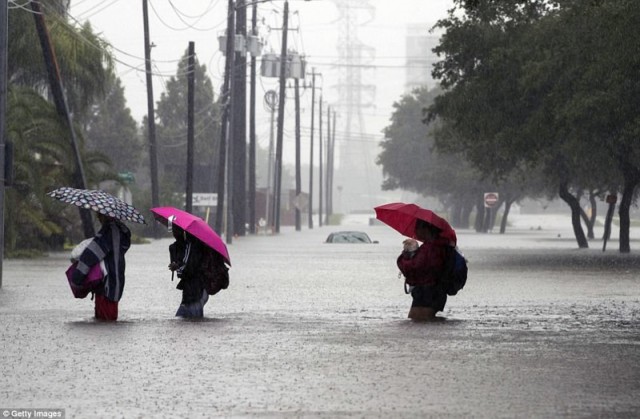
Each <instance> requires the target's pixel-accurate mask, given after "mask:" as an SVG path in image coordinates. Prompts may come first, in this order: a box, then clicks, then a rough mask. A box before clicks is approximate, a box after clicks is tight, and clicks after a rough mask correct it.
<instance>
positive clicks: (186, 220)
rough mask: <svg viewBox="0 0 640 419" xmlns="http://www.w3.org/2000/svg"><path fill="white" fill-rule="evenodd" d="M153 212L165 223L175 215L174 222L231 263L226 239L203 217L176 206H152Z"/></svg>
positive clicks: (157, 218)
mask: <svg viewBox="0 0 640 419" xmlns="http://www.w3.org/2000/svg"><path fill="white" fill-rule="evenodd" d="M151 212H152V213H153V214H154V216H155V218H156V220H158V221H159V222H161V223H162V224H164V225H167V224H168V219H169V217H171V216H173V217H175V218H173V219H172V223H173V224H175V225H177V226H178V227H180V228H182V229H183V230H184V231H186V232H187V233H189V234H191V235H193V236H194V237H196V238H197V239H198V240H200V241H201V242H203V243H204V244H205V245H207V246H208V247H210V248H212V249H213V250H215V251H216V252H218V253H220V254H221V255H222V257H223V258H224V260H225V261H226V262H227V263H228V264H229V265H231V259H230V258H229V251H228V250H227V245H226V244H224V241H222V239H221V238H220V236H218V234H217V233H216V232H215V231H213V229H212V228H211V227H209V224H207V223H206V221H204V220H203V219H202V218H200V217H198V216H196V215H193V214H189V213H188V212H186V211H182V210H179V209H177V208H174V207H158V208H151Z"/></svg>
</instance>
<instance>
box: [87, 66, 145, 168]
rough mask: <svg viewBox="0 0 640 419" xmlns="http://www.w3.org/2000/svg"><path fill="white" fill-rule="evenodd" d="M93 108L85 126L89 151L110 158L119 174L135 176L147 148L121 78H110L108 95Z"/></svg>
mask: <svg viewBox="0 0 640 419" xmlns="http://www.w3.org/2000/svg"><path fill="white" fill-rule="evenodd" d="M90 109H91V112H90V115H88V117H87V121H86V123H85V127H84V130H85V132H86V137H87V148H89V149H92V150H95V151H98V152H100V153H102V154H104V155H105V156H107V157H108V158H109V160H110V162H111V164H112V169H113V170H114V171H115V172H131V173H134V172H135V171H136V169H137V168H138V167H139V166H140V162H141V160H143V159H142V152H143V145H142V140H141V138H140V133H139V130H138V125H137V123H136V121H135V120H134V119H133V117H132V116H131V110H130V109H129V108H127V106H126V100H125V97H124V88H123V87H122V83H121V81H120V79H119V78H116V77H115V76H112V77H111V78H110V83H109V87H108V90H107V94H106V96H105V97H104V98H102V99H101V100H99V101H97V102H96V103H95V104H94V105H93V106H91V107H90Z"/></svg>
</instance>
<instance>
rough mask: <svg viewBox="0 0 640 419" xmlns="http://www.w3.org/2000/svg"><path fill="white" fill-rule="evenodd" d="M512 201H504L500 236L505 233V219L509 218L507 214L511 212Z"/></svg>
mask: <svg viewBox="0 0 640 419" xmlns="http://www.w3.org/2000/svg"><path fill="white" fill-rule="evenodd" d="M513 202H514V200H511V199H507V200H505V201H504V214H502V221H501V222H500V234H504V232H505V231H507V219H508V218H509V212H510V211H511V205H512V204H513Z"/></svg>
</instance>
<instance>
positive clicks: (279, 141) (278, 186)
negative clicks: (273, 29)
mask: <svg viewBox="0 0 640 419" xmlns="http://www.w3.org/2000/svg"><path fill="white" fill-rule="evenodd" d="M282 19H283V22H282V50H281V53H280V74H279V76H280V77H279V83H280V86H279V87H280V92H279V95H280V96H279V97H278V100H279V103H278V134H277V137H276V170H275V172H276V173H275V184H274V186H275V191H276V196H275V203H276V205H275V209H276V213H275V214H274V217H275V232H276V233H280V199H281V195H282V145H283V141H284V113H285V108H284V103H285V101H284V99H285V94H286V92H285V88H286V85H285V82H286V69H287V34H288V32H289V1H288V0H285V2H284V14H283V17H282Z"/></svg>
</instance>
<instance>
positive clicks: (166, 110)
mask: <svg viewBox="0 0 640 419" xmlns="http://www.w3.org/2000/svg"><path fill="white" fill-rule="evenodd" d="M194 67H195V74H194V77H195V83H194V85H195V86H194V109H195V110H194V124H195V126H194V137H195V140H194V149H195V151H194V165H196V166H197V167H199V168H200V169H199V170H195V171H194V183H207V184H210V185H214V186H215V183H214V175H215V173H216V162H217V159H216V158H215V157H216V156H217V155H218V147H219V132H220V130H219V128H218V127H219V125H220V121H219V106H218V104H217V103H216V101H215V98H214V93H213V85H212V83H211V80H210V79H209V77H208V76H207V73H206V66H204V65H200V63H199V62H198V60H197V58H196V59H195V65H194ZM187 75H188V50H187V51H186V52H185V54H184V55H183V57H182V59H181V60H180V62H179V64H178V69H177V73H176V75H175V76H172V77H171V78H170V79H169V80H168V81H167V83H166V90H165V91H164V92H163V93H162V94H161V96H160V100H159V101H158V103H157V107H156V117H157V131H156V133H157V135H156V136H157V143H158V166H159V167H158V168H159V172H160V177H161V178H162V179H163V185H165V187H168V188H170V190H171V191H172V192H183V191H184V189H185V185H186V162H187ZM196 192H197V191H196Z"/></svg>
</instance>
